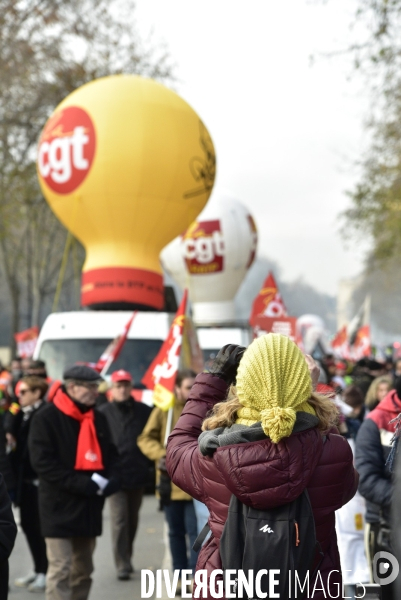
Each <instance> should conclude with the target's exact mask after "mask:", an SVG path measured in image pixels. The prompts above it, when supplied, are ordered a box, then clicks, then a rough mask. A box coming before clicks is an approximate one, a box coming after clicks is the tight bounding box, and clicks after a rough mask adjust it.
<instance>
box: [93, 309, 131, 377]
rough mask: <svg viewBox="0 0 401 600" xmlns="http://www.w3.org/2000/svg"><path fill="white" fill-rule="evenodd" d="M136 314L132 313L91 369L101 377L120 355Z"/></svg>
mask: <svg viewBox="0 0 401 600" xmlns="http://www.w3.org/2000/svg"><path fill="white" fill-rule="evenodd" d="M136 312H137V311H135V312H133V313H132V316H131V317H130V318H129V320H128V322H127V324H126V325H125V327H124V331H123V332H122V333H121V334H120V335H118V336H117V337H116V338H114V340H113V341H112V342H111V343H110V344H109V345H108V346H107V348H106V350H105V351H104V352H103V354H102V356H101V357H100V358H99V360H98V361H97V363H96V364H95V365H93V368H94V369H95V370H96V371H97V372H98V373H100V374H101V375H104V374H105V373H107V371H108V369H109V367H110V365H111V364H112V363H113V362H114V361H115V360H117V358H118V356H119V355H120V352H121V350H122V349H123V346H124V344H125V341H126V339H127V337H128V333H129V330H130V329H131V325H132V321H133V320H134V319H135V316H136Z"/></svg>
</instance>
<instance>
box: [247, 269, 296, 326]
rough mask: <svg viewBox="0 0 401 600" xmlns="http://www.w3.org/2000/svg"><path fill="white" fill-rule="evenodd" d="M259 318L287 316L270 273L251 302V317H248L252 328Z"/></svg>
mask: <svg viewBox="0 0 401 600" xmlns="http://www.w3.org/2000/svg"><path fill="white" fill-rule="evenodd" d="M261 316H263V317H272V318H273V317H274V318H277V317H286V316H287V310H286V308H285V305H284V302H283V299H282V298H281V294H280V292H279V291H278V287H277V284H276V281H275V279H274V276H273V273H271V272H270V273H269V274H268V276H267V277H266V279H265V282H264V284H263V287H262V289H261V290H260V292H259V294H258V295H257V296H256V298H255V300H254V301H253V305H252V311H251V316H250V317H249V322H250V324H251V325H252V327H254V326H255V319H256V318H257V317H261Z"/></svg>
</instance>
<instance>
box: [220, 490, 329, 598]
mask: <svg viewBox="0 0 401 600" xmlns="http://www.w3.org/2000/svg"><path fill="white" fill-rule="evenodd" d="M318 552H319V553H320V561H319V564H318V566H317V567H316V569H315V570H314V573H312V572H311V571H310V569H311V568H312V566H313V564H314V562H315V559H316V558H317V556H318ZM220 556H221V561H222V566H223V570H224V571H226V570H227V569H234V570H235V571H238V570H242V571H243V572H244V577H245V578H247V579H248V580H249V579H250V577H248V573H249V571H250V570H251V569H252V570H253V573H252V574H251V577H252V579H253V580H254V586H253V594H252V596H250V598H252V597H254V598H257V597H258V596H257V594H256V589H255V579H256V576H257V573H258V571H260V570H261V569H267V571H268V572H269V571H270V570H272V569H277V570H279V573H278V574H276V575H274V579H275V581H277V582H278V583H277V585H276V586H275V587H274V592H275V593H279V594H280V596H279V597H280V598H303V597H304V595H305V594H306V591H307V589H308V585H306V586H305V587H304V585H305V582H306V581H307V575H308V572H309V585H310V586H311V587H313V585H314V580H313V576H314V574H315V573H316V571H317V569H318V568H319V565H320V562H321V559H322V558H323V553H322V551H321V548H320V544H319V543H318V542H317V540H316V532H315V521H314V517H313V512H312V507H311V504H310V500H309V495H308V492H307V491H306V490H305V491H304V492H303V493H302V494H301V495H300V496H299V497H298V498H296V499H295V500H294V501H293V502H290V503H289V504H284V505H283V506H278V507H276V508H272V509H267V510H257V509H254V508H251V507H249V506H246V505H245V504H243V503H242V502H240V501H239V500H238V498H237V497H236V496H234V495H232V496H231V500H230V505H229V508H228V517H227V521H226V524H225V526H224V529H223V534H222V536H221V539H220ZM234 579H235V577H232V576H231V580H234ZM295 586H296V587H295ZM302 588H303V591H302ZM260 590H261V591H262V592H265V593H267V594H268V596H267V597H269V576H268V574H267V575H263V576H262V577H261V579H260ZM295 590H297V593H295ZM236 593H237V595H236V596H235V597H236V598H248V595H247V594H246V592H244V593H241V590H239V591H238V588H236ZM239 593H240V595H238V594H239Z"/></svg>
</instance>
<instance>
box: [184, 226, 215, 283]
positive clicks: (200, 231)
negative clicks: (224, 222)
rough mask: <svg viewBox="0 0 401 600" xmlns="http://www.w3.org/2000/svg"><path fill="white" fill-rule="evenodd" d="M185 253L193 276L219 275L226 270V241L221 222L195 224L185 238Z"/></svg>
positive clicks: (188, 267)
mask: <svg viewBox="0 0 401 600" xmlns="http://www.w3.org/2000/svg"><path fill="white" fill-rule="evenodd" d="M182 242H183V253H184V259H185V263H186V265H187V269H188V271H189V272H190V273H192V274H197V275H199V274H206V273H218V272H219V271H222V270H223V268H224V239H223V234H222V232H221V227H220V221H218V220H217V219H216V220H214V221H203V222H195V223H194V224H193V225H192V227H190V228H189V229H188V231H187V232H186V233H185V235H184V237H183V240H182Z"/></svg>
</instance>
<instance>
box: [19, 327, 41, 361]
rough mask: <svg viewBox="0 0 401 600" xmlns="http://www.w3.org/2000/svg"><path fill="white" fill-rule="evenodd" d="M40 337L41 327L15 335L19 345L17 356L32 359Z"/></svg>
mask: <svg viewBox="0 0 401 600" xmlns="http://www.w3.org/2000/svg"><path fill="white" fill-rule="evenodd" d="M38 337H39V327H36V326H35V327H30V328H29V329H25V330H24V331H20V332H19V333H15V334H14V339H15V341H16V343H17V354H18V356H20V357H21V358H31V357H32V356H33V353H34V351H35V346H36V343H37V341H38Z"/></svg>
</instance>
